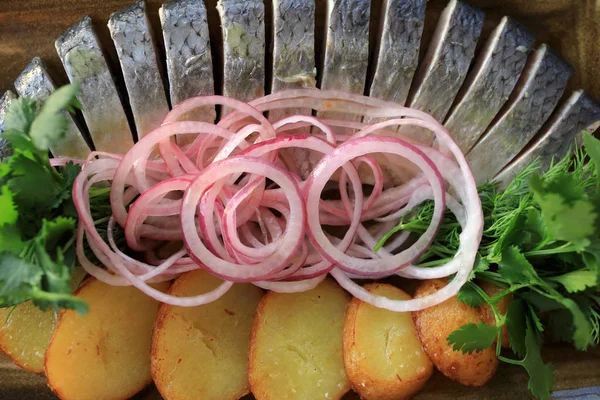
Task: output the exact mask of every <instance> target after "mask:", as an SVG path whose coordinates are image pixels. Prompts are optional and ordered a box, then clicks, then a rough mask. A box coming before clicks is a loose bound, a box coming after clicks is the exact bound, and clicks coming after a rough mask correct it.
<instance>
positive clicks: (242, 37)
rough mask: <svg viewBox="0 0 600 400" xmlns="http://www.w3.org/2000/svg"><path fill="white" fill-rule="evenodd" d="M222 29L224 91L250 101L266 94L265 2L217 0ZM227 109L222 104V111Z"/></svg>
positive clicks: (239, 98)
mask: <svg viewBox="0 0 600 400" xmlns="http://www.w3.org/2000/svg"><path fill="white" fill-rule="evenodd" d="M217 10H218V11H219V15H220V18H221V26H222V32H223V95H224V96H227V97H233V98H235V99H238V100H241V101H245V102H248V101H251V100H254V99H256V98H258V97H262V96H264V94H265V6H264V4H263V2H262V1H260V0H219V2H218V3H217ZM228 111H229V110H228V109H227V108H226V107H225V109H224V112H223V114H226V113H227V112H228Z"/></svg>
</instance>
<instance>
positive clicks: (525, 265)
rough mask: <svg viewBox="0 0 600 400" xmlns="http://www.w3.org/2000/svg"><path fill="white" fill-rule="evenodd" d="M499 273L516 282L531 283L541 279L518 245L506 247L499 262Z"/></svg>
mask: <svg viewBox="0 0 600 400" xmlns="http://www.w3.org/2000/svg"><path fill="white" fill-rule="evenodd" d="M498 273H499V274H500V275H501V276H502V277H503V278H504V279H506V281H507V282H510V283H515V284H524V283H525V284H531V283H535V282H537V281H538V279H539V277H538V275H537V273H536V272H535V269H534V268H533V266H532V265H531V263H530V262H529V261H528V260H527V258H526V257H525V256H524V255H523V254H522V253H521V251H520V250H519V248H518V247H517V246H510V247H508V248H506V249H504V251H503V252H502V260H501V261H500V262H499V263H498Z"/></svg>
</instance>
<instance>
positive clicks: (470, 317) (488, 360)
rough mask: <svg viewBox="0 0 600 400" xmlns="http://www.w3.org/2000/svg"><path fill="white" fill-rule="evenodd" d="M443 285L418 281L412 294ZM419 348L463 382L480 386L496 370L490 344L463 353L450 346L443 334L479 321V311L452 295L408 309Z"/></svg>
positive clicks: (422, 292)
mask: <svg viewBox="0 0 600 400" xmlns="http://www.w3.org/2000/svg"><path fill="white" fill-rule="evenodd" d="M444 286H446V281H444V280H441V279H434V280H430V281H424V282H421V283H420V284H419V286H418V287H417V290H416V292H415V297H416V298H418V297H423V296H426V295H429V294H432V293H435V292H436V291H437V290H439V289H441V288H443V287H444ZM412 315H413V320H414V321H415V327H416V328H417V333H418V334H419V339H421V343H422V344H423V349H424V350H425V352H426V353H427V355H428V356H429V359H430V360H431V361H433V364H434V365H435V366H436V368H437V369H438V370H440V372H441V373H443V374H444V375H446V376H447V377H448V378H450V379H452V380H455V381H457V382H460V383H462V384H463V385H467V386H481V385H483V384H484V383H486V382H487V381H488V380H490V378H491V377H492V376H493V375H494V373H495V372H496V368H497V367H498V357H496V351H495V349H494V348H493V346H492V347H490V348H488V349H485V350H483V351H481V352H473V353H471V354H463V353H462V352H460V351H454V350H452V346H450V345H449V344H448V342H447V341H446V338H447V337H448V335H449V334H450V333H452V332H454V331H455V330H457V329H458V328H460V327H461V326H462V325H465V324H469V323H475V324H477V323H479V322H481V316H480V315H479V311H478V310H477V309H475V308H472V307H469V306H467V305H466V304H463V303H461V302H460V301H458V299H457V298H456V297H452V298H450V299H448V300H446V301H445V302H443V303H442V304H438V305H437V306H433V307H429V308H427V309H425V310H422V311H416V312H413V313H412Z"/></svg>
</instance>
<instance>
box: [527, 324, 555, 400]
mask: <svg viewBox="0 0 600 400" xmlns="http://www.w3.org/2000/svg"><path fill="white" fill-rule="evenodd" d="M535 332H536V331H535V329H534V327H533V325H532V323H531V321H529V320H528V321H527V330H526V332H525V348H526V349H527V355H526V356H525V358H524V359H523V366H524V367H525V369H526V370H527V372H528V373H529V382H528V384H527V387H528V388H529V390H531V394H533V395H534V396H535V397H536V398H538V399H541V400H546V399H549V398H550V393H552V385H553V384H554V376H553V375H552V371H553V368H552V364H550V363H548V364H544V361H543V360H542V356H541V354H540V343H539V339H538V337H537V335H536V333H535Z"/></svg>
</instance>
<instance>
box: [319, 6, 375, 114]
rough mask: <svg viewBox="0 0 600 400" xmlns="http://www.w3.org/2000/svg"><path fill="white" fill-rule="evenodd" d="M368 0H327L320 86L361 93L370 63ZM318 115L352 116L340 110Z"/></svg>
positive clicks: (369, 7) (369, 10) (369, 11)
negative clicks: (323, 57)
mask: <svg viewBox="0 0 600 400" xmlns="http://www.w3.org/2000/svg"><path fill="white" fill-rule="evenodd" d="M370 13H371V1H370V0H327V10H326V21H325V29H326V30H325V34H324V41H325V46H324V47H325V59H324V63H323V76H322V79H321V89H325V90H343V91H346V92H350V93H356V94H363V93H364V90H365V80H366V77H367V67H368V65H369V18H370ZM318 116H319V118H323V119H342V120H354V121H358V119H357V118H355V117H353V116H349V115H347V114H344V113H339V112H321V113H318Z"/></svg>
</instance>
